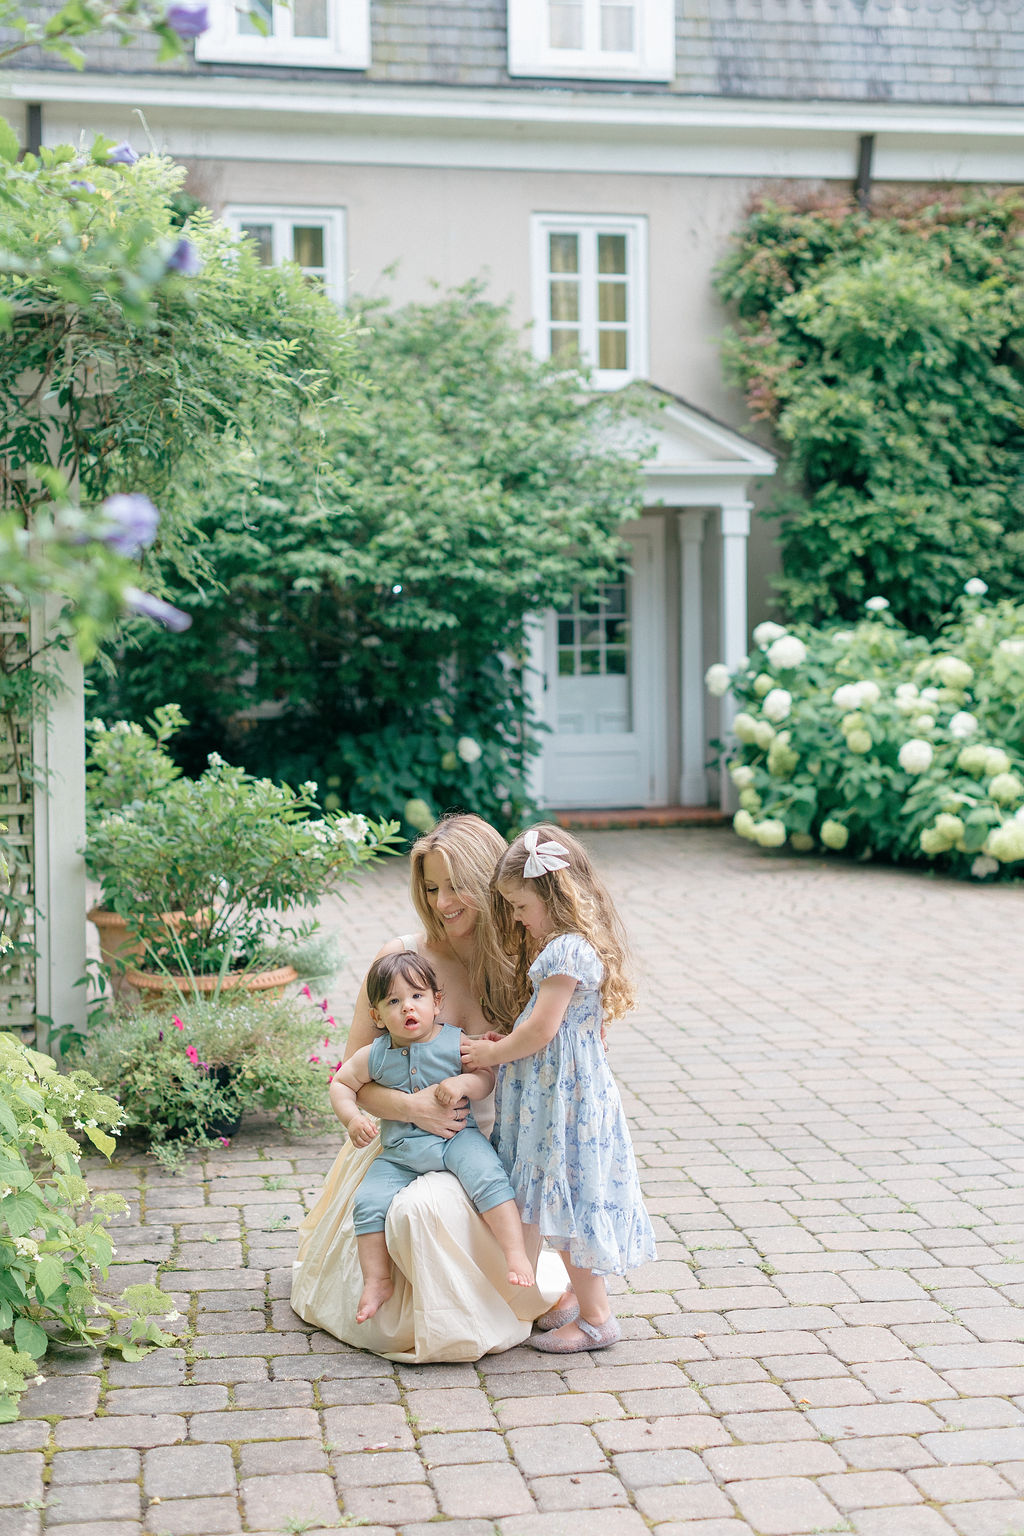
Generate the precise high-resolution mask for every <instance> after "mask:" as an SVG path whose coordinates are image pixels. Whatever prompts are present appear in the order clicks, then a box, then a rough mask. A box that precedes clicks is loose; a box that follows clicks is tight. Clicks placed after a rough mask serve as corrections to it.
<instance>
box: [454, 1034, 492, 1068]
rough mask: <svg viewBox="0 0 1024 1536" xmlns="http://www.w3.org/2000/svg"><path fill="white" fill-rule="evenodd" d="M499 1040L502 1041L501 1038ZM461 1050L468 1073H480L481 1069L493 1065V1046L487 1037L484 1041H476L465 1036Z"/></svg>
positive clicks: (460, 1045)
mask: <svg viewBox="0 0 1024 1536" xmlns="http://www.w3.org/2000/svg"><path fill="white" fill-rule="evenodd" d="M497 1038H498V1039H499V1040H500V1039H501V1036H500V1035H499V1036H498V1037H497ZM459 1050H460V1052H461V1054H462V1065H463V1067H464V1069H465V1070H466V1071H467V1072H478V1071H479V1070H480V1068H481V1067H489V1066H490V1065H491V1052H492V1050H493V1044H492V1042H491V1041H490V1040H488V1038H487V1037H486V1035H485V1036H484V1037H483V1038H482V1039H475V1040H474V1039H471V1038H470V1037H468V1036H467V1035H463V1037H462V1039H461V1040H460V1041H459Z"/></svg>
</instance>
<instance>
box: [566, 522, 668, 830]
mask: <svg viewBox="0 0 1024 1536" xmlns="http://www.w3.org/2000/svg"><path fill="white" fill-rule="evenodd" d="M626 537H627V538H628V540H629V543H630V544H631V545H632V556H631V558H629V559H627V561H626V562H625V563H624V564H623V567H622V570H621V572H620V573H619V577H618V579H617V580H615V581H610V582H607V583H605V585H604V586H602V587H601V588H600V589H599V590H598V592H597V593H596V594H595V595H594V596H591V597H586V598H581V597H579V595H577V596H576V597H574V600H573V602H572V604H571V605H570V606H568V607H566V608H565V609H563V610H561V611H558V612H555V611H552V612H550V613H549V614H548V615H547V619H546V626H545V644H544V690H545V691H544V702H545V718H546V721H547V724H548V725H549V726H550V728H551V732H552V734H551V735H550V736H547V737H546V738H545V745H544V757H543V794H544V800H545V803H546V804H547V805H549V806H551V807H553V808H555V809H562V808H564V809H574V810H575V809H580V810H582V809H584V808H591V809H607V810H612V809H615V808H620V807H625V806H646V805H658V804H663V803H664V800H665V790H666V783H667V772H666V769H667V764H666V761H665V704H666V696H665V689H666V677H665V645H664V637H663V636H664V611H663V603H664V587H663V575H664V572H663V567H664V560H663V559H662V552H663V540H662V527H661V524H660V523H659V522H654V521H651V522H649V523H638V524H634V525H633V526H632V527H631V528H630V529H629V531H628V533H627V535H626Z"/></svg>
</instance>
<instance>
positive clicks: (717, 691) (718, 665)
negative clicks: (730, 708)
mask: <svg viewBox="0 0 1024 1536" xmlns="http://www.w3.org/2000/svg"><path fill="white" fill-rule="evenodd" d="M704 686H705V688H706V689H707V690H708V693H710V694H713V695H714V697H715V698H716V699H720V698H722V697H723V696H724V695H725V694H727V693H728V692H729V668H728V667H727V666H726V664H725V662H724V661H716V662H714V663H713V665H712V666H710V667H708V669H707V671H706V672H705V673H704Z"/></svg>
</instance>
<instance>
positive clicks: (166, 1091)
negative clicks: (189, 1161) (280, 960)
mask: <svg viewBox="0 0 1024 1536" xmlns="http://www.w3.org/2000/svg"><path fill="white" fill-rule="evenodd" d="M333 1031H334V1020H333V1019H331V1018H327V1017H325V1015H324V1013H323V1012H321V1009H320V1007H319V1006H317V1005H315V1004H314V1003H313V1001H312V999H311V998H310V996H309V993H308V988H307V989H305V995H302V994H299V995H296V996H289V997H284V998H279V999H269V998H268V997H267V996H266V995H265V994H260V993H253V992H246V991H239V990H235V991H232V992H229V993H227V994H226V995H223V996H221V997H219V998H205V997H204V998H190V999H177V1000H171V999H168V998H166V997H165V998H161V999H158V1000H157V1002H156V1003H154V1004H150V1005H147V1006H146V1007H142V1006H138V1005H136V1006H132V1005H130V1004H125V1003H124V1002H123V1001H122V1002H119V1003H115V1004H114V1005H113V1006H112V1007H111V1008H110V1009H109V1010H108V1011H107V1013H106V1016H105V1018H104V1019H103V1022H102V1024H101V1025H100V1027H98V1028H94V1029H93V1030H92V1031H91V1032H90V1034H89V1036H88V1038H87V1039H86V1040H84V1041H82V1042H79V1044H78V1045H77V1047H76V1050H77V1052H78V1054H79V1057H80V1064H81V1065H82V1066H84V1067H85V1068H86V1069H87V1070H88V1071H89V1072H90V1073H91V1074H92V1075H93V1077H94V1078H96V1079H97V1081H98V1082H99V1083H100V1084H101V1085H102V1086H103V1087H104V1088H105V1089H106V1090H107V1091H108V1092H110V1093H112V1094H114V1095H115V1096H116V1097H117V1099H118V1101H119V1102H120V1105H121V1116H122V1121H123V1124H124V1127H125V1129H126V1131H128V1132H134V1133H136V1134H140V1135H144V1136H145V1137H146V1138H147V1139H148V1141H149V1142H150V1143H151V1145H152V1146H153V1148H154V1150H155V1151H156V1153H157V1155H158V1157H159V1158H160V1160H161V1161H163V1162H166V1163H170V1164H173V1163H174V1162H176V1161H177V1160H178V1159H179V1158H180V1156H181V1154H182V1152H183V1151H184V1150H185V1149H186V1148H187V1147H189V1146H209V1145H216V1144H217V1143H218V1142H224V1143H226V1142H227V1141H228V1140H229V1139H230V1137H231V1136H232V1135H233V1134H234V1132H235V1131H236V1130H237V1128H238V1124H239V1122H240V1120H241V1117H242V1116H243V1114H245V1113H246V1112H247V1111H249V1110H253V1109H262V1110H264V1111H267V1112H269V1113H270V1114H271V1115H273V1116H274V1118H275V1119H276V1120H277V1121H278V1122H279V1123H280V1124H282V1125H284V1126H285V1127H287V1128H288V1129H293V1130H298V1129H306V1130H317V1129H320V1128H321V1127H322V1126H323V1125H324V1123H325V1122H326V1121H327V1120H328V1119H329V1118H330V1115H329V1108H328V1101H327V1095H326V1093H325V1091H324V1090H325V1086H326V1082H327V1079H328V1076H329V1073H330V1071H331V1070H332V1069H333V1068H334V1067H335V1066H336V1064H337V1061H338V1059H339V1058H340V1056H341V1047H340V1045H338V1046H336V1045H334V1043H333V1042H332V1041H331V1038H330V1037H331V1033H332V1032H333ZM76 1064H77V1063H76Z"/></svg>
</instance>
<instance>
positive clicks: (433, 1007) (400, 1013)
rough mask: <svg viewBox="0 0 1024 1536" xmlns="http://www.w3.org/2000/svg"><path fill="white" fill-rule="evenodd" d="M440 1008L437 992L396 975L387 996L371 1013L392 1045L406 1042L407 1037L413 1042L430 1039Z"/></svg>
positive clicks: (435, 1029) (407, 1040)
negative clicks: (396, 977) (396, 978)
mask: <svg viewBox="0 0 1024 1536" xmlns="http://www.w3.org/2000/svg"><path fill="white" fill-rule="evenodd" d="M440 1008H441V994H440V992H431V991H430V989H429V988H428V987H424V986H423V985H422V984H421V983H420V982H417V981H406V980H405V979H404V977H399V978H398V980H397V981H396V982H395V983H394V985H393V986H392V988H391V991H390V992H389V993H388V995H387V997H385V998H383V999H382V1000H381V1001H380V1002H379V1003H378V1004H377V1006H376V1007H375V1008H371V1010H370V1012H371V1013H372V1014H373V1016H374V1018H375V1019H376V1021H377V1023H378V1024H380V1025H382V1026H383V1027H384V1029H386V1030H387V1032H388V1034H389V1035H390V1036H391V1039H392V1042H393V1043H394V1044H395V1045H408V1044H409V1042H410V1040H411V1041H412V1042H413V1043H414V1044H416V1043H417V1042H419V1041H422V1040H431V1039H433V1037H434V1035H435V1034H436V1033H437V1022H436V1021H437V1015H438V1013H439V1011H440Z"/></svg>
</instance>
